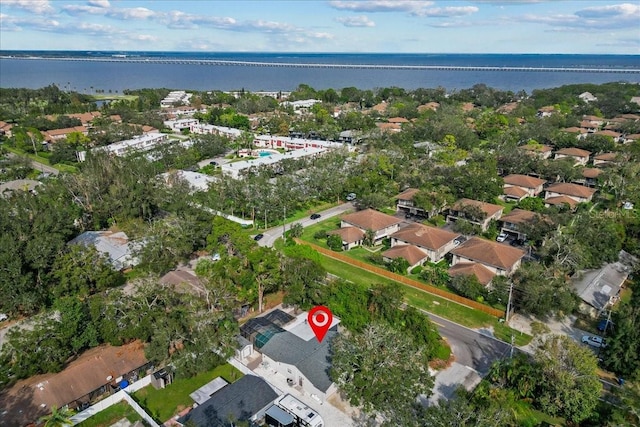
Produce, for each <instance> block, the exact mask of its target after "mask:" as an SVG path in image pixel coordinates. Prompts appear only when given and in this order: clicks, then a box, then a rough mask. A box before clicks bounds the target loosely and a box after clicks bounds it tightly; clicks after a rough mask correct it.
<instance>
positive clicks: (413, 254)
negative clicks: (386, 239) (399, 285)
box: [382, 245, 427, 265]
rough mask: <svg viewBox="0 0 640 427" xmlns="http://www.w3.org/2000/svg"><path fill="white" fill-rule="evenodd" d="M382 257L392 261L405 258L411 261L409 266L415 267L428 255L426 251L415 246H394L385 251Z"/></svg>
mask: <svg viewBox="0 0 640 427" xmlns="http://www.w3.org/2000/svg"><path fill="white" fill-rule="evenodd" d="M382 256H383V257H385V258H391V259H396V258H404V259H406V260H407V261H409V265H415V264H417V263H419V262H421V261H422V260H424V259H425V258H427V254H426V253H425V252H424V251H422V250H421V249H420V248H418V247H417V246H413V245H397V246H394V247H392V248H391V249H387V250H386V251H384V252H383V253H382Z"/></svg>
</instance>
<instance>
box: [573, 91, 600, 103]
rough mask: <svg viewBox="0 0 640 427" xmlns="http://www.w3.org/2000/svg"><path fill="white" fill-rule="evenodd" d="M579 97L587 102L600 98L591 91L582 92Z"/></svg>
mask: <svg viewBox="0 0 640 427" xmlns="http://www.w3.org/2000/svg"><path fill="white" fill-rule="evenodd" d="M578 98H580V99H582V100H583V101H584V102H587V103H589V102H593V101H597V100H598V98H597V97H595V96H594V95H593V94H592V93H591V92H582V93H581V94H580V95H578Z"/></svg>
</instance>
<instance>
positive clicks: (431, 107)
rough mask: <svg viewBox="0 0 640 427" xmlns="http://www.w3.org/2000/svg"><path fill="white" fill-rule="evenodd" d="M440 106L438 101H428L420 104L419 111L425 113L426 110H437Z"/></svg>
mask: <svg viewBox="0 0 640 427" xmlns="http://www.w3.org/2000/svg"><path fill="white" fill-rule="evenodd" d="M438 108H440V103H438V102H427V103H426V104H422V105H418V113H424V112H425V111H436V110H437V109H438Z"/></svg>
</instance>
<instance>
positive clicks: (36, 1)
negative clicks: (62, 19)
mask: <svg viewBox="0 0 640 427" xmlns="http://www.w3.org/2000/svg"><path fill="white" fill-rule="evenodd" d="M2 5H3V6H8V7H14V8H16V9H23V10H27V11H29V12H32V13H35V14H38V15H44V14H48V13H53V12H54V11H55V9H54V8H53V6H51V4H50V2H49V0H2Z"/></svg>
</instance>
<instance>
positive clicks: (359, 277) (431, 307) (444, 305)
mask: <svg viewBox="0 0 640 427" xmlns="http://www.w3.org/2000/svg"><path fill="white" fill-rule="evenodd" d="M339 225H340V220H339V219H337V218H331V219H328V220H325V221H321V222H319V223H318V224H314V225H311V226H309V227H307V228H305V230H304V233H303V234H302V236H301V239H302V240H305V241H308V242H312V243H314V244H316V245H318V246H322V247H325V248H326V247H327V246H326V244H325V242H323V241H320V240H316V239H314V238H313V235H314V234H315V233H317V232H318V231H329V230H334V229H336V228H338V227H339ZM353 251H355V252H354V256H353V258H354V259H359V260H361V261H367V262H368V260H367V259H366V257H367V256H368V255H369V254H370V252H369V251H367V250H366V249H363V248H356V249H354V250H351V251H348V252H345V254H349V255H351V252H353ZM321 264H322V266H323V267H324V268H325V269H326V270H327V271H328V272H329V273H330V274H333V275H335V276H338V277H341V278H343V279H345V280H349V281H351V282H354V283H357V284H360V285H363V286H367V287H370V286H372V285H373V284H376V283H382V284H386V283H397V282H395V281H393V280H391V279H388V278H386V277H382V276H379V275H377V274H375V273H373V272H370V271H367V270H363V269H361V268H359V267H356V266H353V265H350V264H347V263H344V262H341V261H338V260H336V259H333V258H329V257H327V256H325V255H322V254H321ZM400 286H402V289H403V291H404V294H405V299H406V301H407V304H409V305H412V306H414V307H416V308H419V309H422V310H425V311H428V312H430V313H433V314H435V315H437V316H440V317H443V318H445V319H448V320H451V321H453V322H456V323H459V324H461V325H464V326H467V327H469V328H474V329H475V328H492V329H493V331H494V335H495V337H496V338H498V339H500V340H502V341H505V342H511V336H512V335H513V336H514V342H515V344H516V345H519V346H520V345H526V344H528V343H529V342H531V339H532V338H533V337H532V336H531V335H527V334H525V333H522V332H520V331H517V330H515V329H512V328H510V327H508V326H506V325H504V323H501V322H500V321H499V320H498V319H497V318H495V317H493V316H491V315H489V314H486V313H483V312H481V311H478V310H474V309H472V308H469V307H465V306H463V305H460V304H456V303H454V302H452V301H449V300H447V299H445V298H441V297H439V296H437V295H432V294H430V293H427V292H424V291H422V290H419V289H416V288H413V287H411V286H407V285H404V284H402V283H400Z"/></svg>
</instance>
